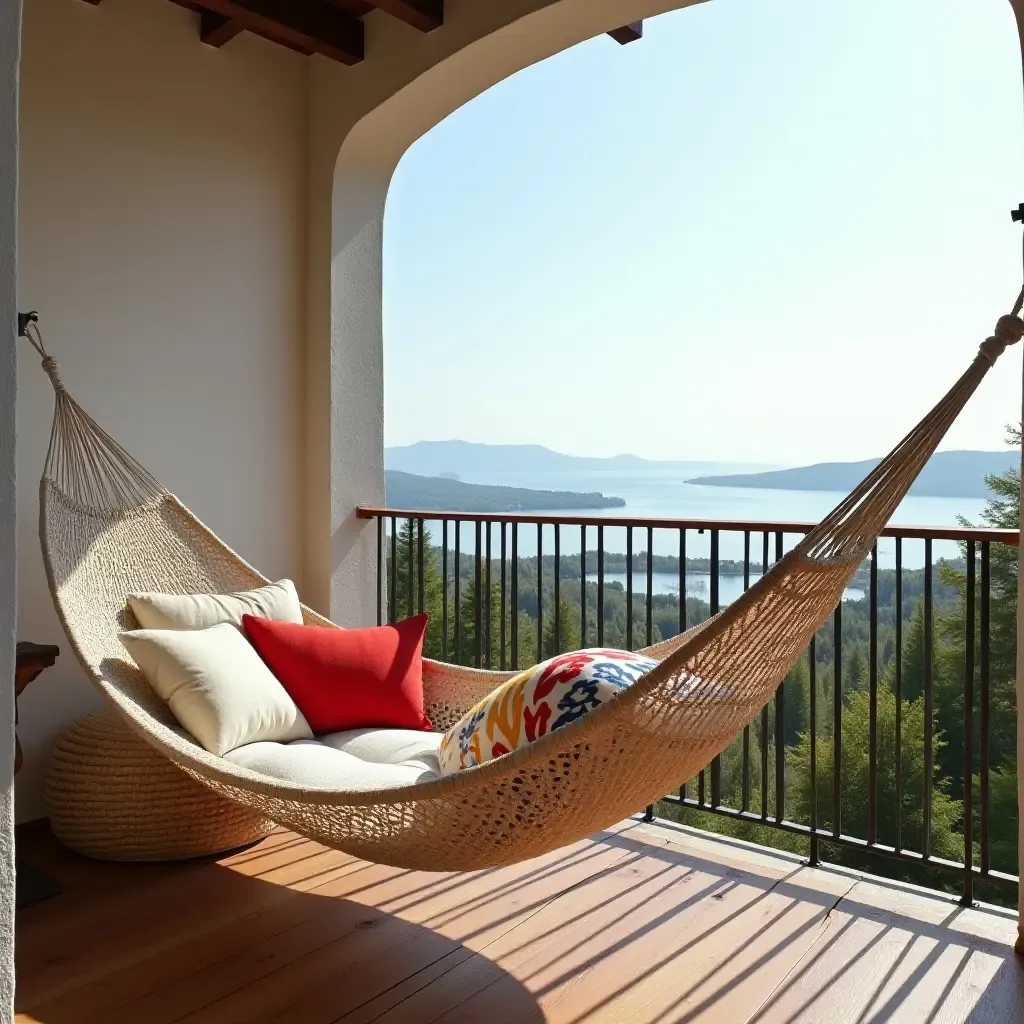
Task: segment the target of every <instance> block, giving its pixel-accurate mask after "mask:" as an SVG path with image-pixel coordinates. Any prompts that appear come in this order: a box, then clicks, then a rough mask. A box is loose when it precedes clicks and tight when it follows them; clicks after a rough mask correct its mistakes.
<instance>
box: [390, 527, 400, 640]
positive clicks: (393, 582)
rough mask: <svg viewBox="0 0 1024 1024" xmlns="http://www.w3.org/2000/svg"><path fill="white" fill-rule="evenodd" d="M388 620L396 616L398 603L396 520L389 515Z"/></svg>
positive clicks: (392, 619)
mask: <svg viewBox="0 0 1024 1024" xmlns="http://www.w3.org/2000/svg"><path fill="white" fill-rule="evenodd" d="M388 588H389V590H390V593H389V595H388V622H394V621H395V619H396V618H397V615H396V611H397V604H398V520H397V519H396V518H395V517H394V516H392V517H391V574H390V576H389V577H388Z"/></svg>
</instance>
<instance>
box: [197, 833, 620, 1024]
mask: <svg viewBox="0 0 1024 1024" xmlns="http://www.w3.org/2000/svg"><path fill="white" fill-rule="evenodd" d="M623 856H625V853H624V851H622V850H620V849H617V848H608V847H605V846H603V845H601V844H600V843H594V842H589V841H588V842H585V843H582V844H577V846H576V847H573V848H572V849H571V850H570V851H569V855H568V856H566V855H565V853H563V854H561V855H559V854H552V855H549V856H548V857H546V858H542V859H541V860H540V861H539V862H537V861H534V862H527V863H526V864H522V865H517V866H516V867H515V868H513V869H511V870H510V871H502V872H487V873H484V874H477V875H475V876H430V875H426V876H423V875H415V874H410V876H409V877H408V878H406V879H394V880H392V881H391V882H390V883H386V884H383V885H380V886H374V887H373V888H372V889H368V890H364V891H362V892H360V893H358V894H355V896H354V900H355V901H359V900H364V901H365V902H366V907H365V908H364V912H367V911H369V910H371V909H373V910H374V911H375V912H380V911H379V910H378V908H388V911H389V915H390V916H389V917H388V918H387V919H386V921H385V922H383V923H381V925H380V927H379V928H376V929H374V930H373V931H360V932H355V933H350V934H346V935H344V936H341V937H339V939H338V940H337V941H335V942H332V943H330V944H328V945H326V946H324V947H322V948H319V949H317V950H316V951H314V952H311V953H310V954H309V955H308V956H305V957H303V958H301V959H297V960H295V961H293V962H291V963H289V964H288V965H287V966H286V967H284V968H282V969H279V970H276V971H274V972H273V974H268V975H267V976H266V977H265V978H263V979H261V980H260V981H259V982H257V983H255V984H252V985H249V986H247V987H246V988H245V989H244V990H239V991H236V992H234V993H232V995H231V996H229V997H227V998H224V999H222V1000H219V1001H218V1002H217V1003H213V1004H210V1005H208V1006H206V1007H204V1009H203V1010H202V1011H200V1012H197V1013H195V1014H192V1015H189V1016H186V1017H182V1018H181V1020H182V1021H183V1022H185V1021H187V1022H188V1024H233V1022H236V1021H237V1022H239V1024H241V1022H247V1021H251V1020H253V1019H255V1017H254V1014H256V1013H257V1012H258V1013H259V1014H261V1015H262V1016H263V1018H265V1019H270V1020H274V1019H278V1018H280V1019H288V1020H301V1021H303V1022H309V1024H313V1022H322V1024H330V1022H331V1021H334V1020H336V1019H338V1018H339V1017H341V1016H342V1015H343V1014H345V1013H347V1012H349V1011H351V1010H355V1009H357V1008H359V1007H360V1006H362V1005H364V1004H366V1003H368V1002H370V1001H372V1000H374V999H376V998H378V997H380V996H381V995H382V994H384V993H386V992H388V991H389V990H391V989H392V988H394V987H395V986H397V985H400V984H402V983H403V982H405V981H407V980H408V979H409V977H410V976H411V975H413V974H416V973H418V972H419V971H422V970H427V969H429V968H430V967H431V966H432V965H433V964H434V963H436V962H437V961H438V960H440V959H442V958H445V957H450V956H452V955H454V954H458V953H459V952H460V950H464V949H466V946H464V945H463V941H462V940H463V938H465V939H466V940H467V941H468V942H477V943H486V941H488V936H490V935H493V934H495V933H496V932H497V933H500V932H502V931H505V930H509V929H512V928H514V927H515V925H516V924H517V923H518V921H519V920H521V919H522V918H523V917H524V916H527V915H529V914H531V913H534V912H535V907H537V906H539V905H542V904H543V903H545V902H547V901H549V900H550V899H551V898H552V897H553V896H555V895H557V894H558V893H560V892H562V891H564V890H565V889H566V888H567V887H569V886H572V885H576V884H580V883H582V882H585V880H586V879H588V878H590V877H591V876H593V875H595V874H599V873H600V872H602V871H603V870H606V869H607V867H608V866H609V865H611V864H612V863H614V862H615V861H616V860H618V859H620V858H622V857H623ZM418 878H427V879H431V878H434V879H438V880H439V882H440V884H439V885H435V886H433V887H428V888H427V889H426V891H425V892H422V893H421V894H420V896H419V898H418V899H416V900H413V901H410V900H409V899H407V898H406V897H405V892H404V890H405V888H406V886H407V885H408V883H409V882H410V881H415V880H417V879H418ZM352 905H353V906H355V905H357V904H356V902H354V903H353V904H352ZM445 918H449V919H450V920H447V921H445V920H444V919H445ZM421 922H432V923H431V924H430V925H429V927H423V926H422V925H421ZM467 955H468V950H467Z"/></svg>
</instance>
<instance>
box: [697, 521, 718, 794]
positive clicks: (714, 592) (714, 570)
mask: <svg viewBox="0 0 1024 1024" xmlns="http://www.w3.org/2000/svg"><path fill="white" fill-rule="evenodd" d="M720 541H721V535H720V534H719V532H718V530H712V531H711V565H710V567H709V568H710V569H711V614H712V615H717V614H718V611H719V608H720V606H721V594H720V591H719V578H718V577H719V571H720V569H721V566H720V564H719V562H720V551H719V542H720ZM701 774H702V776H703V773H701ZM701 783H702V785H701V790H702V791H703V788H704V787H703V778H702V779H701ZM701 802H703V801H701ZM721 802H722V757H721V755H720V754H719V755H717V756H716V757H715V758H714V759H713V760H712V762H711V806H712V807H717V806H718V805H719V804H720V803H721Z"/></svg>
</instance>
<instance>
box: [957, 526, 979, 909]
mask: <svg viewBox="0 0 1024 1024" xmlns="http://www.w3.org/2000/svg"><path fill="white" fill-rule="evenodd" d="M974 560H975V554H974V541H973V540H969V541H968V542H967V593H966V595H965V598H966V600H965V602H964V603H965V605H966V607H965V616H964V617H965V620H966V621H965V622H964V892H963V896H962V897H961V900H960V902H961V903H963V904H964V905H965V906H968V907H969V906H970V905H971V904H972V903H973V902H974V792H973V790H974V625H975V623H974V587H975V582H976V581H975V571H976V570H975V561H974Z"/></svg>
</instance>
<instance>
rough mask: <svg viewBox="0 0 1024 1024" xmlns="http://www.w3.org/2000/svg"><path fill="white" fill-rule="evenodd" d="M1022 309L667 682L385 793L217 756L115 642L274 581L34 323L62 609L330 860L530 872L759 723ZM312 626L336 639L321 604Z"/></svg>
mask: <svg viewBox="0 0 1024 1024" xmlns="http://www.w3.org/2000/svg"><path fill="white" fill-rule="evenodd" d="M1022 304H1024V292H1022V295H1021V298H1020V299H1018V302H1017V304H1016V306H1015V307H1014V310H1013V313H1012V314H1011V315H1010V316H1005V317H1003V318H1002V319H1000V321H999V323H998V325H997V327H996V331H995V334H994V335H993V336H992V337H990V338H989V339H987V340H986V341H985V342H983V343H982V345H981V347H980V350H979V351H978V354H977V356H976V357H975V359H974V361H973V362H972V363H971V365H970V367H969V368H968V370H967V372H966V373H964V375H963V376H962V377H961V378H960V379H959V380H958V381H957V382H956V384H955V385H954V386H953V387H952V389H951V390H950V391H949V393H948V394H947V395H946V396H945V397H944V398H943V399H942V400H941V401H940V402H939V403H938V405H936V406H935V408H934V409H933V410H932V411H931V412H930V413H928V415H927V416H926V417H925V418H924V419H923V420H922V421H921V422H920V424H918V426H917V427H915V428H914V430H912V431H911V433H910V434H908V435H907V437H906V438H905V439H904V440H903V441H902V442H901V443H900V444H899V445H898V446H897V447H896V448H895V449H894V450H893V451H892V452H891V453H890V454H889V455H888V456H887V457H886V458H885V459H884V460H883V461H882V462H881V463H880V464H879V465H878V467H877V468H876V469H875V470H874V471H873V472H872V473H871V474H870V475H869V476H868V477H867V478H866V479H865V480H864V482H863V483H862V484H861V485H860V486H859V487H858V488H857V489H856V490H855V491H854V492H853V493H852V494H850V496H849V497H848V498H846V499H845V500H844V501H843V502H842V503H841V504H840V505H839V506H838V507H837V508H836V509H835V511H833V512H832V513H831V515H829V516H828V517H827V518H826V519H825V520H824V521H823V522H822V523H821V524H820V525H818V526H817V527H815V528H814V530H812V531H811V532H810V533H809V534H808V535H807V536H806V537H805V538H804V539H803V541H802V542H801V543H800V544H799V545H798V546H797V547H796V548H794V549H793V550H792V551H790V552H789V554H787V555H786V556H785V557H784V558H782V559H781V560H780V561H779V562H778V563H777V564H776V565H775V567H774V568H773V569H772V570H771V571H770V572H769V573H767V574H766V575H765V576H763V577H762V578H761V579H760V580H759V581H758V582H757V583H756V584H755V585H754V586H753V587H751V588H750V590H748V591H747V592H746V593H745V594H744V595H743V596H742V597H741V598H739V600H737V601H736V602H735V603H733V604H731V605H730V606H729V607H728V608H726V609H725V610H724V611H723V612H721V613H720V614H719V615H717V616H715V617H714V618H713V619H711V620H709V621H708V622H706V623H704V624H702V625H701V626H698V627H697V628H695V629H691V630H689V631H688V632H686V633H684V634H682V635H681V636H678V637H675V638H673V639H672V640H669V641H665V642H663V643H661V644H659V645H657V646H656V647H653V648H650V649H649V653H650V654H651V655H652V656H653V657H655V658H657V659H659V664H658V667H657V668H655V669H653V670H652V671H651V672H649V673H648V674H647V675H646V676H644V677H643V678H642V679H641V680H640V681H638V682H637V683H635V684H634V685H633V686H632V687H631V688H630V689H629V690H627V691H625V692H624V693H623V694H622V695H621V696H619V697H618V698H617V699H616V700H614V701H611V702H609V703H606V704H604V705H602V706H601V707H600V708H599V709H598V710H596V711H594V712H592V713H591V714H589V715H587V716H586V717H584V718H582V719H580V720H579V721H578V722H576V723H574V724H572V725H569V726H566V727H565V728H563V729H560V730H558V731H557V732H554V733H550V734H549V735H547V736H545V737H543V738H542V739H541V740H539V741H537V742H536V743H534V744H532V745H531V746H529V747H526V748H524V749H521V750H518V751H515V752H513V753H511V754H507V755H505V756H504V757H500V758H497V759H496V760H493V761H490V762H488V763H486V764H484V765H481V766H479V767H476V768H471V769H468V770H466V771H462V772H459V773H458V774H456V775H452V776H448V777H445V778H439V779H436V780H433V781H429V782H424V783H420V784H416V785H411V786H405V787H402V788H398V789H383V790H376V791H372V792H366V791H362V792H358V793H356V792H338V791H335V790H331V791H328V790H309V789H301V788H298V787H296V786H295V785H292V784H288V783H285V782H282V781H280V780H275V779H272V778H268V777H266V776H262V775H257V774H255V773H253V772H250V771H248V770H246V769H244V768H240V767H238V766H236V765H234V764H231V763H230V762H228V761H225V760H223V759H221V758H219V757H217V756H215V755H213V754H210V753H208V752H207V751H206V750H204V749H203V748H202V747H200V746H199V745H198V744H197V743H196V742H195V741H194V740H193V739H192V738H191V737H190V736H188V735H187V734H186V733H185V732H184V731H183V730H182V729H181V728H180V727H179V726H178V725H177V724H176V722H175V721H174V719H173V717H172V716H171V715H170V712H169V711H168V709H167V707H166V706H165V705H164V704H163V702H162V701H161V700H160V699H159V698H158V697H157V696H156V695H155V694H154V692H153V690H152V689H151V688H150V687H149V685H148V684H147V682H146V680H145V679H144V678H143V676H142V674H141V672H140V671H139V669H138V668H137V667H136V666H135V665H134V664H133V663H132V662H131V661H130V660H129V659H128V658H127V656H126V653H125V650H124V648H123V647H122V645H121V643H120V642H119V641H118V639H117V633H118V632H119V631H121V630H124V629H126V628H127V629H132V628H135V627H136V625H137V624H136V623H135V622H134V620H133V619H132V618H131V615H130V613H129V612H128V610H127V608H126V601H125V598H126V595H127V594H129V593H132V592H134V591H162V592H165V593H202V592H205V593H226V592H230V591H237V590H244V589H247V588H251V587H257V586H261V585H263V584H265V583H266V582H268V581H267V580H266V579H265V577H263V576H261V575H260V573H258V572H257V571H256V570H255V569H253V568H252V567H251V566H249V565H247V564H246V563H245V562H244V561H243V560H242V559H241V558H239V557H238V555H236V554H235V553H234V552H233V551H232V550H231V549H230V548H229V547H228V546H227V545H226V544H224V542H223V541H221V540H219V539H218V538H217V537H216V536H215V535H214V534H213V533H212V532H211V531H210V530H208V529H207V528H206V527H205V526H203V524H202V523H201V522H199V520H198V519H196V517H195V516H194V515H193V514H192V513H191V512H189V510H188V509H187V508H185V506H184V505H183V504H182V503H181V502H180V501H179V500H178V499H177V498H176V497H174V495H173V494H170V493H169V492H168V491H166V490H165V489H164V488H163V487H162V486H161V485H160V484H159V483H158V482H157V481H156V479H155V478H154V477H153V476H152V475H151V474H150V473H149V472H147V471H146V470H145V469H144V468H143V467H142V466H141V465H140V464H139V463H138V462H136V461H135V459H133V458H132V457H131V456H130V455H129V454H128V453H127V452H126V451H125V450H124V449H123V448H122V447H121V446H120V445H119V444H117V442H116V441H114V439H113V438H111V437H110V436H109V435H108V434H106V433H105V432H104V431H103V430H102V429H100V427H99V426H98V425H97V424H96V422H95V421H94V420H93V419H92V418H91V417H90V416H89V415H88V414H87V413H86V412H84V411H83V409H82V408H81V407H80V406H79V405H78V404H77V403H76V402H75V401H74V399H72V398H71V396H70V395H69V394H68V392H67V391H66V390H65V387H64V384H63V383H62V381H61V378H60V374H59V370H58V367H57V364H56V362H55V361H54V360H53V359H52V358H51V357H50V356H48V355H47V353H46V351H45V349H44V347H43V343H42V339H41V337H40V336H39V333H38V331H37V330H36V329H35V328H34V327H32V328H30V329H29V337H30V340H31V341H32V344H33V345H34V346H35V347H36V349H37V351H38V352H39V354H40V356H41V357H42V360H43V368H44V370H45V371H46V372H47V374H48V375H49V377H50V380H51V381H52V383H53V387H54V390H55V392H56V402H55V412H54V420H53V433H52V436H51V440H50V447H49V451H48V454H47V458H46V465H45V469H44V472H43V477H42V481H41V483H40V537H41V540H42V547H43V560H44V563H45V566H46V572H47V577H48V581H49V585H50V590H51V593H52V595H53V600H54V604H55V605H56V608H57V613H58V615H59V616H60V619H61V622H62V623H63V626H64V629H65V631H66V632H67V635H68V639H69V640H70V642H71V645H72V647H73V648H74V650H75V653H76V654H77V655H78V658H79V660H80V661H81V663H82V666H83V667H84V668H85V670H86V672H87V673H88V675H89V677H90V678H91V679H92V680H93V682H94V683H95V684H96V685H97V686H98V687H99V689H100V691H101V692H102V693H103V695H104V696H105V697H106V699H107V700H108V701H109V702H110V703H111V704H112V705H113V706H114V707H115V708H116V709H117V711H118V712H120V714H121V715H122V716H123V718H124V719H125V721H126V722H127V723H128V725H130V726H131V728H132V729H134V730H135V731H136V732H137V733H138V734H139V735H140V736H141V737H142V738H143V739H145V740H146V741H147V742H148V743H150V744H151V745H152V746H154V747H156V748H157V749H158V750H159V751H161V752H162V753H163V754H165V755H166V756H167V757H168V758H170V760H171V761H172V762H174V764H176V765H178V767H179V768H181V769H182V770H183V771H184V772H186V773H188V774H189V775H190V776H192V777H193V778H195V779H197V780H199V781H200V782H202V783H205V784H206V785H207V786H209V787H211V788H212V789H213V790H215V791H216V792H218V793H220V794H222V795H223V796H225V797H228V798H230V799H231V800H234V801H236V802H237V803H239V804H241V805H243V806H244V807H247V808H249V809H251V810H253V811H255V812H258V813H259V814H261V815H264V816H266V817H267V818H270V819H272V820H273V821H276V822H279V823H280V824H282V825H285V826H287V827H288V828H290V829H293V830H294V831H296V832H298V833H300V834H302V835H304V836H307V837H309V838H311V839H315V840H317V841H319V842H321V843H324V844H326V845H328V846H332V847H335V848H337V849H339V850H344V851H346V852H348V853H351V854H353V855H355V856H358V857H361V858H365V859H367V860H373V861H378V862H382V863H387V864H392V865H395V866H398V867H406V868H419V869H427V870H459V869H464V870H470V869H477V868H485V867H491V866H495V865H502V864H508V863H512V862H514V861H519V860H525V859H527V858H529V857H534V856H537V855H539V854H541V853H545V852H547V851H549V850H553V849H555V848H557V847H559V846H562V845H565V844H569V843H572V842H575V841H576V840H579V839H581V838H583V837H585V836H587V835H590V834H592V833H593V832H595V831H598V830H600V829H602V828H606V827H608V826H610V825H612V824H614V823H615V822H617V821H620V820H622V819H623V818H625V817H628V816H629V815H631V814H634V813H636V812H637V811H638V810H639V809H641V808H643V807H644V806H646V805H648V804H651V803H654V802H655V801H656V800H658V799H660V798H661V797H662V796H664V794H665V793H667V792H669V791H671V790H672V789H674V788H675V787H676V786H677V785H679V784H680V783H681V782H682V781H684V780H685V779H687V778H690V777H692V776H693V775H694V774H695V773H696V772H697V771H698V770H699V769H701V768H702V767H704V766H705V765H706V764H708V763H709V762H710V761H711V760H712V758H714V757H715V756H716V755H718V754H720V753H721V752H722V751H723V750H724V749H725V747H726V746H728V744H729V743H730V742H731V741H732V739H733V738H734V737H735V736H736V735H737V734H738V733H739V732H740V731H741V730H742V729H743V728H744V726H746V725H748V724H749V723H750V722H751V721H752V720H753V719H754V718H755V717H756V715H757V714H758V713H759V712H760V710H761V708H762V707H763V706H764V704H766V703H767V701H768V700H769V699H770V698H771V697H772V695H773V694H774V693H775V690H776V688H777V687H778V686H779V684H780V683H781V682H782V680H783V679H784V678H785V676H786V674H787V673H788V672H789V670H790V668H791V667H792V666H793V665H794V663H795V662H796V661H797V659H798V658H799V657H800V656H801V655H802V654H803V652H804V651H805V650H806V649H807V645H808V643H809V642H810V640H811V637H812V636H813V635H814V633H815V632H816V631H817V630H818V628H819V627H820V626H822V625H823V624H824V623H825V621H826V620H827V619H828V617H829V616H830V615H831V613H832V611H833V609H834V608H835V607H836V604H837V603H838V602H839V601H840V600H841V598H842V594H843V591H844V590H845V589H846V587H847V585H848V584H849V583H850V581H851V579H852V577H853V575H854V573H855V572H856V570H857V568H858V567H859V566H860V565H861V563H862V562H863V561H864V559H865V558H866V557H867V556H868V555H869V553H870V552H871V549H872V546H873V544H874V542H875V539H876V537H877V535H878V533H879V532H880V531H881V530H882V528H883V527H884V526H885V525H886V523H887V522H888V520H889V518H890V516H891V515H892V513H893V512H894V511H895V509H896V507H897V505H899V503H900V501H901V500H902V499H903V497H904V496H905V495H906V493H907V490H908V489H909V487H910V485H911V483H912V482H913V480H914V479H915V477H916V476H917V475H918V473H919V472H920V471H921V469H922V467H923V466H924V464H925V462H927V460H928V458H929V457H930V456H931V455H932V453H933V452H934V451H935V449H936V447H937V446H938V444H939V442H940V440H941V439H942V437H943V436H944V435H945V433H946V431H947V430H948V428H949V426H950V425H951V424H952V422H953V420H954V419H955V418H956V416H957V415H958V413H959V412H960V410H961V409H962V408H963V407H964V405H965V404H966V402H967V400H968V399H969V398H970V396H971V395H972V394H973V393H974V391H975V389H976V388H977V387H978V385H979V383H980V382H981V380H982V379H983V378H984V376H985V374H986V373H987V372H988V371H989V369H990V368H991V367H992V366H993V364H994V363H995V361H996V359H997V358H998V357H999V356H1000V355H1001V354H1002V352H1003V351H1004V349H1005V348H1006V347H1007V345H1010V344H1014V343H1015V342H1018V341H1020V339H1021V338H1022V336H1024V321H1021V320H1020V319H1019V317H1018V314H1019V313H1020V311H1021V306H1022ZM304 616H305V621H306V622H307V623H313V624H316V625H330V623H328V622H327V621H326V620H325V619H323V618H321V617H320V616H319V615H317V614H316V613H314V612H313V611H311V610H310V609H308V608H307V609H304ZM510 675H511V673H498V672H485V671H481V670H479V669H468V668H461V667H458V666H455V665H446V664H440V663H438V662H433V661H427V662H426V663H425V664H424V673H423V682H424V691H425V698H426V703H427V712H428V714H429V715H430V717H431V719H432V720H433V721H434V723H435V725H436V726H437V727H438V728H441V729H446V728H448V727H449V726H450V725H452V724H454V722H455V721H457V719H458V718H459V717H460V716H461V715H462V714H463V713H464V712H465V711H466V710H468V709H469V708H470V707H471V706H472V705H473V704H474V703H475V702H476V701H477V700H479V699H480V698H482V697H484V696H485V695H486V694H488V693H489V692H490V691H491V690H492V689H494V687H495V686H497V685H498V684H499V683H501V682H502V681H504V680H505V679H507V678H509V676H510Z"/></svg>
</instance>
